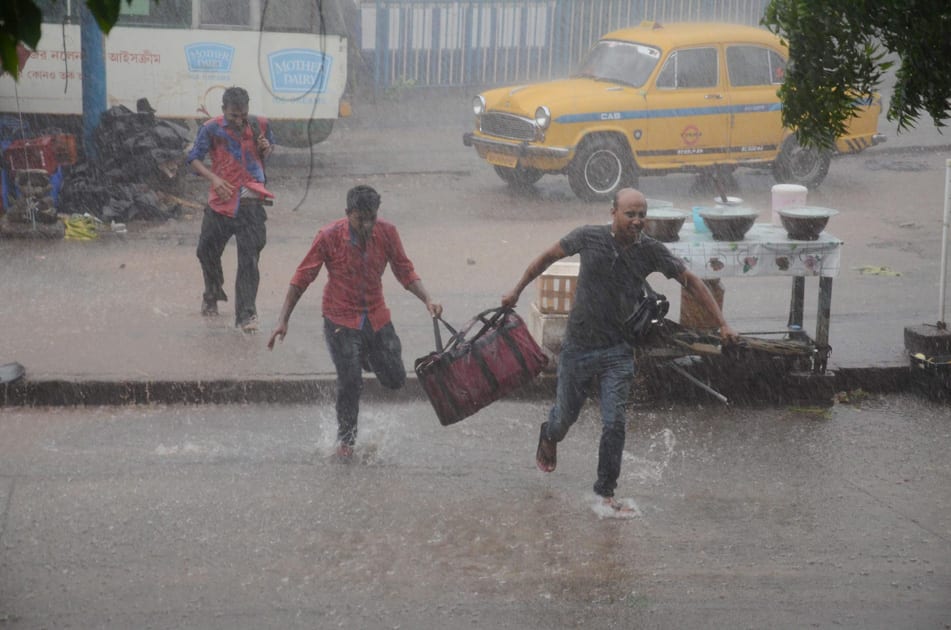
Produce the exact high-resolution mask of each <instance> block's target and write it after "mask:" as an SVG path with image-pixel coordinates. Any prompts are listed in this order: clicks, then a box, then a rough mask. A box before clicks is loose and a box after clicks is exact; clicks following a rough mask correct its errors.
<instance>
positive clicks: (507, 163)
mask: <svg viewBox="0 0 951 630" xmlns="http://www.w3.org/2000/svg"><path fill="white" fill-rule="evenodd" d="M485 159H486V161H487V162H488V163H489V164H492V165H494V166H504V167H505V168H515V166H516V165H517V164H518V156H516V155H503V154H502V153H488V154H487V155H486V156H485Z"/></svg>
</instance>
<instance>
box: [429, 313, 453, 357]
mask: <svg viewBox="0 0 951 630" xmlns="http://www.w3.org/2000/svg"><path fill="white" fill-rule="evenodd" d="M439 322H442V325H443V326H445V327H446V328H447V329H448V330H449V332H450V333H452V337H455V336H456V335H458V334H459V333H457V332H456V329H455V328H453V327H452V326H450V325H449V324H448V323H446V320H444V319H443V318H442V317H441V316H440V317H433V337H435V339H436V352H442V351H443V345H442V335H440V334H439ZM452 337H450V339H449V341H450V343H451V342H452Z"/></svg>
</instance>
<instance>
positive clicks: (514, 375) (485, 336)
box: [416, 308, 548, 426]
mask: <svg viewBox="0 0 951 630" xmlns="http://www.w3.org/2000/svg"><path fill="white" fill-rule="evenodd" d="M440 322H442V324H443V325H444V326H445V327H446V328H447V329H448V330H449V331H450V332H451V333H452V337H451V338H450V339H449V341H448V342H447V343H446V347H445V348H443V346H442V341H441V339H440V336H439V323H440ZM478 324H482V326H481V328H479V331H478V332H477V333H476V334H475V335H473V336H472V337H470V338H466V336H467V335H468V334H469V333H470V331H471V330H472V329H473V328H475V327H476V326H477V325H478ZM433 331H434V334H435V337H436V351H435V352H431V353H429V354H428V355H426V356H425V357H421V358H419V359H416V376H418V377H419V382H420V384H422V386H423V390H424V391H425V392H426V395H427V396H428V397H429V402H430V403H432V405H433V409H435V410H436V415H437V416H438V417H439V422H440V423H441V424H442V425H443V426H448V425H450V424H453V423H456V422H459V421H460V420H462V419H463V418H467V417H469V416H471V415H472V414H474V413H475V412H477V411H478V410H480V409H482V408H483V407H485V406H486V405H488V404H489V403H492V402H494V401H496V400H498V399H499V398H501V397H503V396H505V395H506V394H508V393H510V392H512V391H514V390H516V389H518V388H519V387H521V386H522V385H524V384H525V383H527V382H529V381H530V380H532V379H533V378H535V377H536V376H537V375H538V373H539V372H541V371H542V368H544V367H545V365H547V363H548V358H547V357H546V356H545V354H544V353H543V352H542V349H541V348H539V347H538V344H537V343H535V340H534V339H532V335H531V333H529V332H528V328H526V327H525V322H524V321H522V318H521V317H519V316H518V315H516V314H515V311H513V310H512V309H506V308H495V309H489V310H487V311H483V312H482V313H479V314H478V315H476V316H475V317H473V318H472V319H471V320H469V322H468V323H466V325H465V326H463V327H462V329H461V330H459V331H458V332H456V331H455V330H454V329H453V328H452V326H450V325H449V324H447V323H446V322H445V321H443V320H442V319H434V320H433Z"/></svg>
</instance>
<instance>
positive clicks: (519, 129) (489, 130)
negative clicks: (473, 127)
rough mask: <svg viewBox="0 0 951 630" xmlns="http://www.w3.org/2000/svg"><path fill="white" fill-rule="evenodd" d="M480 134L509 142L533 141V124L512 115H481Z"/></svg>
mask: <svg viewBox="0 0 951 630" xmlns="http://www.w3.org/2000/svg"><path fill="white" fill-rule="evenodd" d="M481 130H482V133H485V134H488V135H490V136H497V137H499V138H508V139H509V140H534V139H535V123H534V122H533V121H531V120H528V119H526V118H522V117H521V116H513V115H512V114H501V113H487V114H483V115H482V125H481Z"/></svg>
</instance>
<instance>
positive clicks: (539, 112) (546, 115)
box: [535, 105, 551, 131]
mask: <svg viewBox="0 0 951 630" xmlns="http://www.w3.org/2000/svg"><path fill="white" fill-rule="evenodd" d="M535 124H536V125H538V128H539V129H541V130H542V131H544V130H546V129H548V125H550V124H551V111H549V109H548V108H547V107H545V106H544V105H542V106H541V107H539V108H538V109H536V110H535Z"/></svg>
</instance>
